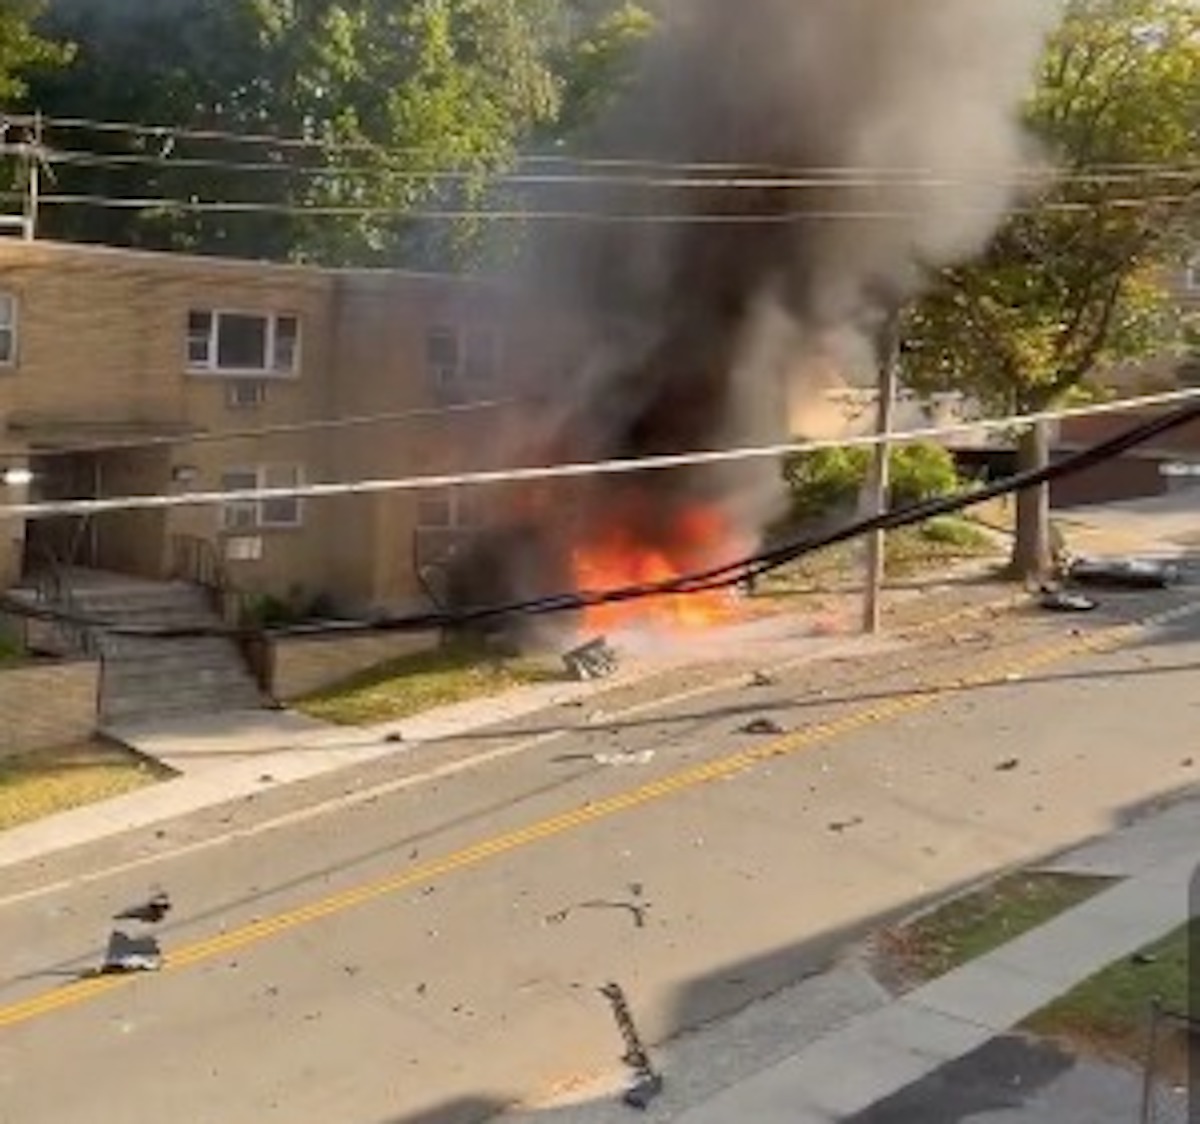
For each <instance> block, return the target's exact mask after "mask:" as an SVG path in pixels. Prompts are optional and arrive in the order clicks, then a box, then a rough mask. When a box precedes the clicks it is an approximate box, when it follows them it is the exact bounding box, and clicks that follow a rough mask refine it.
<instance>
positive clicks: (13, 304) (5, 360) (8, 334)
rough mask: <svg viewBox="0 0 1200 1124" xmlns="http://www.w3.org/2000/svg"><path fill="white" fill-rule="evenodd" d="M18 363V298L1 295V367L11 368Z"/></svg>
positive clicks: (8, 294) (7, 294)
mask: <svg viewBox="0 0 1200 1124" xmlns="http://www.w3.org/2000/svg"><path fill="white" fill-rule="evenodd" d="M16 361H17V298H16V297H14V296H13V295H12V293H0V366H3V367H11V366H12V365H13V364H14V363H16Z"/></svg>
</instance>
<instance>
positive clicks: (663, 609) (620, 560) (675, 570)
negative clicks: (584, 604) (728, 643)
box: [572, 507, 734, 633]
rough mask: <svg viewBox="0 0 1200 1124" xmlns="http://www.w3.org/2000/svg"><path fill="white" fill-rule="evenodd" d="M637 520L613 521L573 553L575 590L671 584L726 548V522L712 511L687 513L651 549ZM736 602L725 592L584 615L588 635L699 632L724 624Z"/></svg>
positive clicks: (614, 605) (594, 609) (601, 608)
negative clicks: (643, 629)
mask: <svg viewBox="0 0 1200 1124" xmlns="http://www.w3.org/2000/svg"><path fill="white" fill-rule="evenodd" d="M636 527H637V521H635V520H632V519H630V520H614V521H613V523H612V524H611V525H609V526H607V527H605V528H602V529H601V530H600V531H599V533H598V534H597V535H595V537H593V538H592V539H591V540H590V541H588V542H585V543H583V544H582V545H580V546H578V547H576V548H575V550H574V551H573V552H572V565H573V569H574V579H575V587H576V589H578V590H580V591H581V592H584V593H596V592H601V591H604V590H609V589H619V588H622V587H624V586H632V585H647V584H654V583H657V582H665V581H670V580H671V579H673V578H678V577H681V576H683V575H685V574H689V573H694V572H696V571H697V570H702V569H706V568H707V567H709V566H711V565H712V564H713V560H714V558H716V557H717V555H718V552H722V551H723V549H727V548H728V544H729V539H730V536H729V533H728V531H727V528H726V524H725V520H724V519H723V518H722V516H721V514H720V513H719V512H717V511H715V510H712V509H710V508H704V507H695V508H690V509H687V510H685V511H684V512H682V513H681V514H678V515H676V516H675V518H674V523H673V526H671V528H670V530H669V533H668V534H666V535H664V536H662V540H663V541H665V542H667V543H668V544H669V545H667V546H664V545H662V544H661V542H660V543H658V544H655V545H653V546H650V545H647V544H646V543H645V542H643V541H641V540H640V537H639V535H638V533H637V531H636ZM733 612H734V599H733V596H732V594H730V592H729V591H727V590H706V591H704V592H701V593H687V594H664V595H662V596H660V597H650V598H641V599H638V600H634V601H618V602H611V603H608V604H602V605H593V606H591V607H589V608H588V609H586V610H585V611H584V616H583V627H584V629H586V630H587V631H588V632H589V633H607V632H612V631H616V630H620V629H622V628H629V627H631V626H634V625H642V624H649V625H651V626H652V627H655V628H667V629H672V630H675V629H680V630H682V629H701V628H708V627H711V626H713V625H718V624H721V623H723V622H725V621H728V620H729V618H730V617H731V616H732V615H733Z"/></svg>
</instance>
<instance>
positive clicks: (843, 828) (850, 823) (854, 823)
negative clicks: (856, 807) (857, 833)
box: [829, 816, 867, 835]
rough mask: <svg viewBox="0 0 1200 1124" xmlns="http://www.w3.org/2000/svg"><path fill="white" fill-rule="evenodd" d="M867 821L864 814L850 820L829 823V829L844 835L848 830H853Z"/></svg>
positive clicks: (836, 833)
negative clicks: (863, 816)
mask: <svg viewBox="0 0 1200 1124" xmlns="http://www.w3.org/2000/svg"><path fill="white" fill-rule="evenodd" d="M866 822H867V821H866V820H864V819H863V818H862V816H855V817H854V818H853V819H850V820H835V821H834V822H833V823H831V824H830V825H829V830H830V831H832V832H833V833H834V834H835V835H842V834H844V833H845V832H847V831H852V830H853V829H854V828H856V827H862V825H863V824H864V823H866Z"/></svg>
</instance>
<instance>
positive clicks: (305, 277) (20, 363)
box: [0, 240, 505, 611]
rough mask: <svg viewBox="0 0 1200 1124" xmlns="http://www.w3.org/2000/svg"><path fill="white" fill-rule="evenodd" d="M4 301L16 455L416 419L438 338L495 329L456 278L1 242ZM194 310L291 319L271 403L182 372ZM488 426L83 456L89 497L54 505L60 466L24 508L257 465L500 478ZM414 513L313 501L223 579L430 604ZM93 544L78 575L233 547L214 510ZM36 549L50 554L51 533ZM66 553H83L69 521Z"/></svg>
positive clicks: (119, 527)
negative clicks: (179, 539) (290, 371)
mask: <svg viewBox="0 0 1200 1124" xmlns="http://www.w3.org/2000/svg"><path fill="white" fill-rule="evenodd" d="M0 291H3V292H6V293H11V294H13V295H14V296H15V297H16V299H17V336H18V343H17V358H16V362H15V363H14V364H12V365H11V366H7V367H0V435H2V436H3V437H4V440H5V443H6V446H7V447H8V448H9V449H13V448H21V447H23V446H29V447H33V446H38V447H41V448H47V449H49V448H56V449H61V448H66V447H72V446H74V447H78V446H80V445H88V444H95V443H97V442H103V441H106V440H118V441H119V440H122V439H128V438H133V439H136V438H138V437H140V436H142V435H145V434H171V433H178V432H183V431H193V430H200V431H206V432H208V433H220V432H228V431H231V430H239V429H258V428H261V427H264V426H275V425H279V424H290V423H296V422H307V421H312V420H314V419H326V418H338V417H346V416H352V415H353V416H362V415H377V414H380V413H389V414H390V413H397V412H406V411H411V410H413V409H418V410H420V409H424V408H427V407H431V406H435V405H437V404H438V402H437V394H436V392H435V387H434V385H433V382H432V380H431V378H430V377H429V372H428V371H427V369H426V340H427V335H428V332H429V329H430V328H431V327H434V326H436V327H439V328H451V329H454V330H456V331H462V332H464V333H466V332H477V331H478V330H480V329H481V328H483V329H487V330H494V329H495V328H496V327H497V326H498V320H499V317H498V313H497V309H496V308H495V299H496V298H495V294H494V293H493V292H491V291H490V290H488V289H487V288H486V287H484V286H482V285H479V284H475V283H470V282H464V281H462V280H461V279H454V278H449V277H439V276H433V275H423V274H410V273H399V272H390V271H339V270H321V269H314V268H309V267H301V266H286V265H272V264H268V263H260V262H249V261H228V260H222V259H216V258H200V257H191V256H187V255H182V254H157V253H144V252H138V251H129V250H119V249H111V248H106V247H96V246H77V245H67V244H61V243H45V242H34V243H24V242H18V241H15V240H3V241H0ZM192 309H211V310H221V311H237V312H249V313H256V314H274V315H294V316H296V317H298V319H299V323H300V349H299V356H300V358H299V370H298V372H297V376H296V377H294V378H292V377H289V378H271V379H263V380H262V382H263V384H264V385H265V387H266V400H265V402H263V403H261V404H259V405H257V406H254V407H252V408H249V409H244V408H243V409H239V408H237V407H235V406H232V405H231V404H230V402H229V400H228V397H227V392H228V387H229V382H230V380H229V379H228V378H225V377H219V376H212V375H207V374H196V373H192V372H189V371H188V364H187V347H186V339H187V318H188V312H189V310H192ZM471 389H472V392H473V393H476V394H480V395H484V396H488V395H489V394H491V393H492V388H490V387H488V386H474V387H472V388H471ZM499 425H500V419H499V418H498V417H497V416H496V415H495V414H489V415H486V416H476V417H463V418H459V417H453V418H444V417H443V418H436V419H434V418H428V417H422V418H419V419H415V420H414V419H408V420H399V421H396V422H394V423H388V424H384V425H371V426H361V427H354V428H351V429H346V430H340V431H339V430H324V431H317V432H308V433H304V434H295V435H290V436H286V437H283V436H279V435H274V436H271V437H260V438H255V439H247V440H240V441H239V440H228V441H219V442H205V443H191V444H179V445H176V446H172V447H170V448H169V449H168V448H163V447H161V446H160V447H159V448H157V449H155V450H154V451H153V453H143V452H137V451H131V450H110V451H107V452H104V453H102V454H99V456H98V457H97V458H88V457H83V458H79V457H77V458H75V461H76V462H77V463H76V464H75V470H73V471H77V472H78V473H80V474H82V476H83V477H84V478H86V480H85V483H84V485H83V487H84V488H85V491H84V492H82V493H81V492H80V491H79V490H78V487H79V485H77V484H76V483H74V482H71V483H67V484H63V482H62V481H61V480H60V481H59V485H60V487H59V491H58V492H57V493H53V494H51V493H48V492H47V490H46V488H47V485H46V483H45V480H46V478H47V477H49V475H50V474H51V472H52V471H57V472H58V473H59V474H60V476H61V475H62V474H63V473H64V472H65V465H66V459H65V458H63V457H61V456H60V455H59V454H57V453H56V454H55V455H54V456H53V457H50V458H46V459H45V460H43V462H42V463H41V464H40V465H37V464H35V466H34V467H35V471H38V472H39V473H41V478H40V480H41V482H39V483H38V484H37V485H35V489H34V494H33V496H32V498H34V499H47V498H72V497H77V496H80V495H81V494H91V493H90V492H87V491H86V489H87V488H94V487H96V486H97V485H96V484H95V483H94V481H96V480H99V481H101V483H100V485H99V491H100V494H101V495H109V496H111V495H128V494H162V493H164V492H170V491H184V490H217V489H219V488H220V485H221V482H222V476H223V475H224V474H225V473H226V472H228V471H230V470H232V469H256V468H259V467H265V466H285V465H287V466H293V465H294V466H298V467H299V468H301V470H302V471H303V474H304V477H305V479H306V480H308V481H310V482H318V481H321V482H324V481H339V480H343V481H344V480H354V479H362V478H380V477H385V476H401V475H409V474H413V473H421V472H436V471H443V472H444V471H451V470H459V469H466V468H477V467H485V466H486V467H492V466H494V465H495V464H496V463H498V462H500V461H502V460H503V459H504V457H505V453H504V449H503V445H502V442H500V441H498V439H497V438H498V426H499ZM5 431H6V432H5ZM93 460H97V461H98V463H93ZM55 466H57V468H56V467H55ZM39 490H40V494H39ZM416 511H417V500H416V496H415V494H412V493H405V494H393V495H381V496H373V497H365V498H357V497H356V498H347V499H339V500H322V501H312V502H308V503H306V504H305V508H304V518H303V524H302V526H299V527H295V528H262V529H260V530H259V531H256V532H251V533H249V534H248V535H247V536H246V537H248V538H252V539H255V540H258V541H257V543H256V544H242V545H244V546H251V545H254V546H256V547H257V553H258V557H256V558H254V559H252V560H239V561H231V563H230V565H229V570H230V572H231V576H232V578H233V580H234V582H235V584H236V585H237V586H238V587H240V588H241V589H243V590H245V591H247V592H250V593H256V594H272V595H275V596H278V597H287V596H288V595H289V594H295V595H297V596H298V597H299V598H304V599H310V598H313V597H316V596H321V595H324V596H327V597H331V598H333V600H334V602H335V604H336V605H337V606H338V607H339V608H340V609H342V610H344V611H367V610H381V609H386V610H398V611H402V610H403V609H405V608H407V607H411V605H412V604H413V603H414V602H418V601H420V599H421V594H420V589H419V587H418V584H417V582H416V581H415V576H414V573H413V545H414V544H413V536H414V530H415V524H416ZM50 530H54V528H51V529H50ZM88 535H89V536H90V537H89V540H88V541H89V544H90V545H89V550H90V552H91V553H90V556H89V557H88V558H86V559H80V558H79V557H78V556H77V555H76V556H75V558H74V560H75V561H78V562H83V563H84V564H90V565H100V566H103V567H105V568H111V569H115V570H119V571H122V572H132V573H140V574H143V575H145V576H157V575H161V574H163V573H164V572H165V571H167V570H169V568H170V561H171V557H172V551H171V546H172V539H173V537H175V536H178V535H188V536H196V537H200V538H204V539H206V540H208V541H209V542H210V543H212V544H213V545H214V547H216V548H217V550H218V553H219V554H222V555H224V554H225V553H226V550H225V547H226V542H227V538H228V536H227V535H225V534H223V532H222V530H221V525H220V511H219V509H218V508H215V507H211V506H209V507H203V508H188V509H174V510H172V511H170V512H168V513H144V512H142V513H129V514H122V515H104V516H101V517H98V518H97V519H96V520H94V521H93V524H92V527H91V529H90V530H89V531H88ZM47 538H49V539H50V540H51V541H50V546H51V548H52V549H53V552H54V553H55V554H56V555H60V556H61V555H62V554H63V553H64V551H63V550H62V549H60V547H59V538H58V537H57V534H55V535H50V534H49V532H47V533H46V534H43V535H42V536H41V539H42V540H45V539H47ZM18 539H19V536H18ZM63 541H66V542H70V543H74V542H76V541H77V539H76V538H72V537H71V527H70V526H68V527H67V528H66V529H65V534H64V540H63ZM44 548H45V543H44V542H42V545H41V546H39V547H37V548H36V549H32V550H31V551H30V553H31V554H39V555H40V554H41V553H42V552H43V551H44ZM71 549H72V550H75V548H74V547H72V548H71ZM20 554H21V548H20V544H19V541H18V542H17V543H15V544H14V543H10V542H5V543H0V577H2V578H8V579H10V580H11V579H12V577H13V576H14V573H15V571H16V569H17V568H18V563H19V557H20Z"/></svg>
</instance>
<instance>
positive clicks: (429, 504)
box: [417, 488, 481, 531]
mask: <svg viewBox="0 0 1200 1124" xmlns="http://www.w3.org/2000/svg"><path fill="white" fill-rule="evenodd" d="M480 522H481V512H480V510H479V505H478V502H477V498H476V496H475V494H474V493H473V492H471V491H470V490H468V489H466V488H443V489H440V490H438V491H428V492H422V493H421V495H420V498H419V499H418V500H417V528H418V529H419V530H422V531H463V530H469V529H471V528H474V527H478V526H479V525H480Z"/></svg>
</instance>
